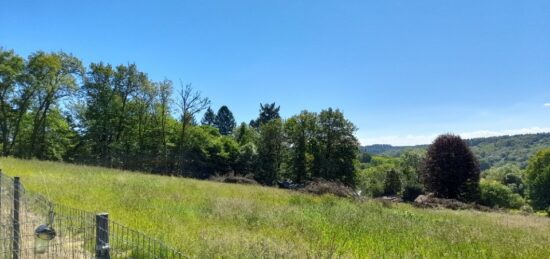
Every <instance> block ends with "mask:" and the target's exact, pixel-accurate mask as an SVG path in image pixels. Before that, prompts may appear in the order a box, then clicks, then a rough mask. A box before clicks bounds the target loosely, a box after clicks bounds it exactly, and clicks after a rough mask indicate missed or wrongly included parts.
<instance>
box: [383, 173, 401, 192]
mask: <svg viewBox="0 0 550 259" xmlns="http://www.w3.org/2000/svg"><path fill="white" fill-rule="evenodd" d="M399 192H401V177H400V175H399V173H398V172H397V171H395V170H393V169H391V170H389V171H387V172H386V177H385V179H384V195H396V194H398V193H399Z"/></svg>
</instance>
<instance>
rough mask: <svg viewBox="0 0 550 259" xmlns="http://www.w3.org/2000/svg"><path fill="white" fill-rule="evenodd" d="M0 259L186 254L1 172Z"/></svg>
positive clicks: (173, 256)
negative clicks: (59, 201)
mask: <svg viewBox="0 0 550 259" xmlns="http://www.w3.org/2000/svg"><path fill="white" fill-rule="evenodd" d="M0 258H14V259H19V258H186V256H184V255H183V254H182V253H180V252H179V251H177V250H175V249H173V248H171V247H169V246H167V245H165V244H164V243H162V242H160V241H158V240H156V239H154V238H151V237H149V236H147V235H145V234H143V233H141V232H139V231H137V230H134V229H131V228H128V227H126V226H124V225H121V224H119V223H117V222H115V221H112V220H110V219H109V216H108V214H106V213H100V214H95V213H91V212H88V211H83V210H80V209H76V208H71V207H67V206H64V205H61V204H56V203H53V202H51V201H50V200H48V199H47V198H46V197H45V196H43V195H41V194H39V193H33V192H31V191H29V190H26V189H25V188H24V186H23V185H22V184H21V183H20V180H19V178H18V177H13V178H12V177H9V176H7V175H5V174H3V173H2V172H1V171H0Z"/></svg>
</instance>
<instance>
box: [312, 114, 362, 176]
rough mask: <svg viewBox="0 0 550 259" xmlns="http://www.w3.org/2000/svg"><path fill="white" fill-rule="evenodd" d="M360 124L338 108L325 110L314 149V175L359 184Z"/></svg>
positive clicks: (318, 123) (321, 115)
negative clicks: (357, 126) (358, 133)
mask: <svg viewBox="0 0 550 259" xmlns="http://www.w3.org/2000/svg"><path fill="white" fill-rule="evenodd" d="M355 131H356V127H355V126H354V125H353V123H351V122H350V121H348V120H346V118H345V117H344V114H343V113H342V112H340V111H339V110H338V109H336V110H333V109H332V108H329V109H327V110H323V111H321V113H320V114H319V118H318V120H317V130H316V134H315V140H314V143H312V145H313V147H312V149H313V150H314V152H313V159H314V161H313V172H312V173H313V176H314V177H321V178H325V179H329V180H339V181H341V182H343V183H345V184H349V185H353V184H354V183H355V161H356V160H357V154H358V152H359V141H358V140H357V138H355V136H354V133H355Z"/></svg>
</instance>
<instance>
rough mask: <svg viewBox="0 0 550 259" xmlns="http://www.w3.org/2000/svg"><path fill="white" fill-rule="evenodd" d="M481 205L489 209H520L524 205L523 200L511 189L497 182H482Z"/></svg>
mask: <svg viewBox="0 0 550 259" xmlns="http://www.w3.org/2000/svg"><path fill="white" fill-rule="evenodd" d="M480 188H481V199H480V203H481V204H482V205H485V206H489V207H499V208H512V209H519V208H520V207H521V206H522V205H523V204H524V201H523V198H521V196H520V195H519V194H517V193H514V192H512V190H510V188H508V187H506V186H504V185H502V184H500V183H499V182H496V181H485V180H484V181H481V184H480Z"/></svg>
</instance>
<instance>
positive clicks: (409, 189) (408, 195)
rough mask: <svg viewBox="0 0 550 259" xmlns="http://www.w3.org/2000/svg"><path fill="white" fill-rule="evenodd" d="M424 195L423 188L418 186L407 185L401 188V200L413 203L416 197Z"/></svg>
mask: <svg viewBox="0 0 550 259" xmlns="http://www.w3.org/2000/svg"><path fill="white" fill-rule="evenodd" d="M423 193H424V188H422V185H420V184H407V185H405V188H403V200H404V201H409V202H413V201H414V200H415V199H416V197H418V195H420V194H423Z"/></svg>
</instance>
